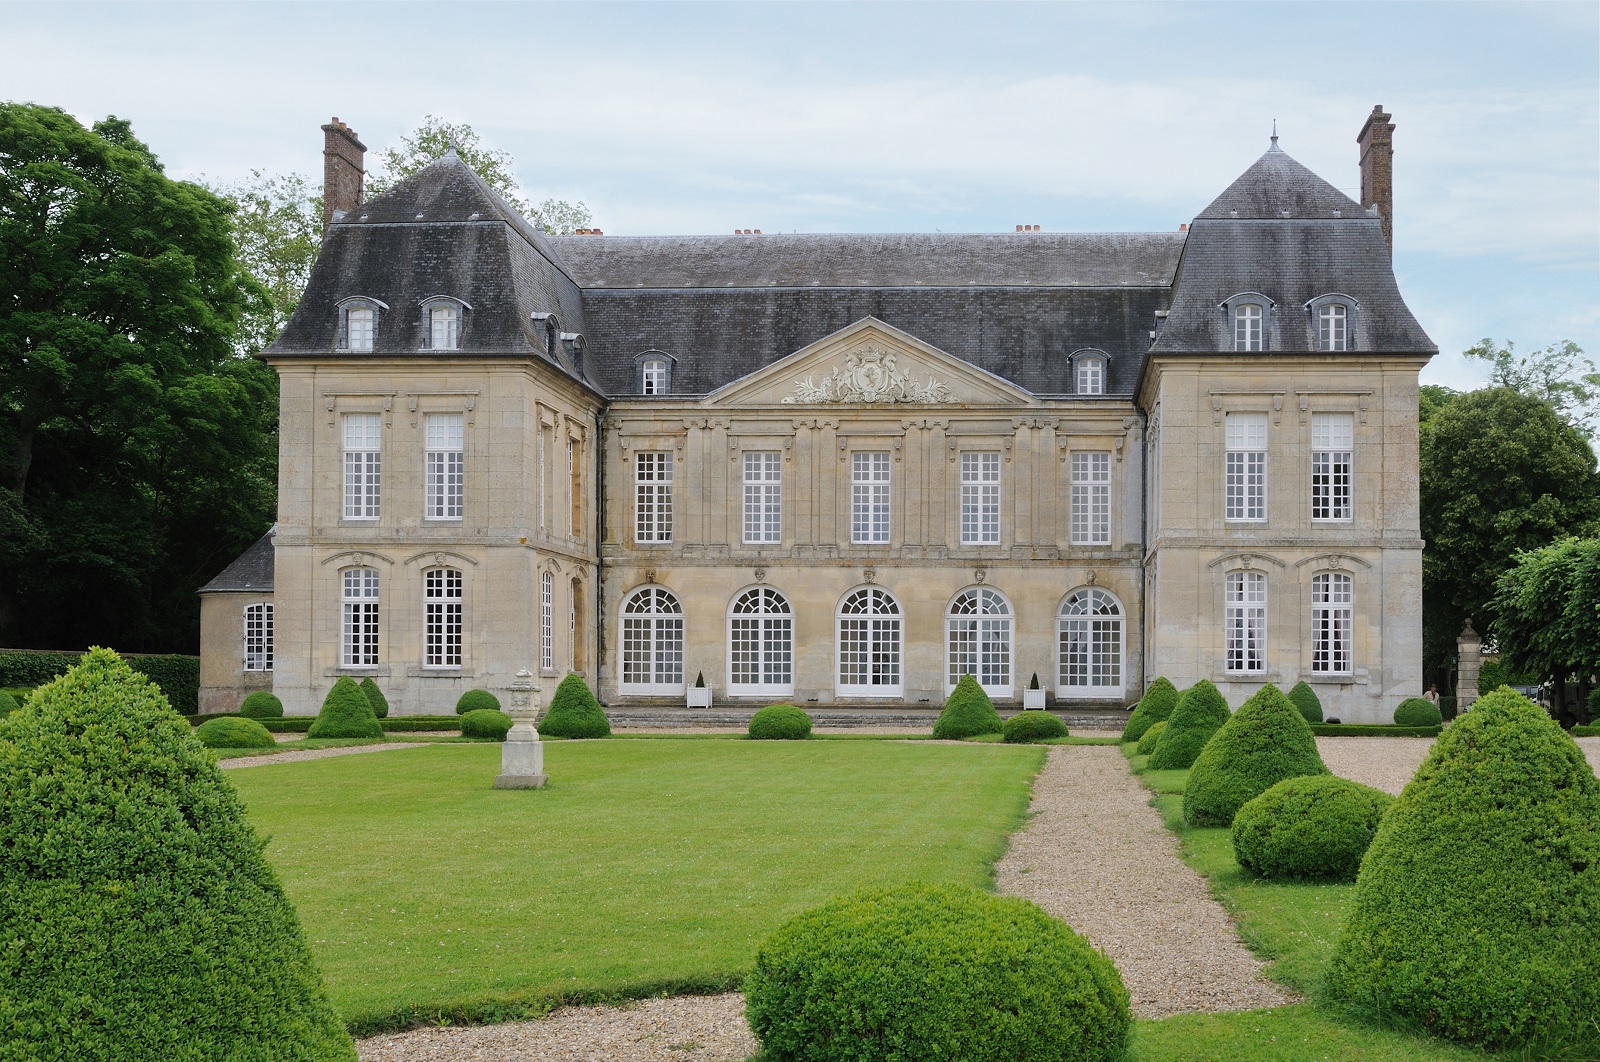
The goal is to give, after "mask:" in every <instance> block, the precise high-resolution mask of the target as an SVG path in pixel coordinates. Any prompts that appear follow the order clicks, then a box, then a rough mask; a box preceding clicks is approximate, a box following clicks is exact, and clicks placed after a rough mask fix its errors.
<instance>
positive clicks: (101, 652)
mask: <svg viewBox="0 0 1600 1062" xmlns="http://www.w3.org/2000/svg"><path fill="white" fill-rule="evenodd" d="M261 848H262V841H261V839H260V838H259V837H257V836H256V834H255V832H254V831H253V830H252V829H251V828H250V824H249V821H248V820H247V819H246V817H245V812H244V806H243V805H242V804H241V803H240V801H239V798H238V796H237V794H235V793H234V790H233V787H232V786H231V785H230V784H229V783H228V782H227V780H226V779H225V778H224V776H223V774H222V772H221V771H219V770H218V769H217V766H216V764H215V763H213V762H212V758H211V754H210V753H208V752H206V751H205V749H204V748H203V747H202V746H201V744H200V742H199V741H198V740H196V739H195V737H194V735H193V734H192V732H191V731H190V728H189V725H188V723H186V722H184V720H183V719H182V718H181V717H180V716H179V715H178V714H177V713H175V712H174V711H173V710H172V709H171V708H170V707H169V706H168V704H167V701H166V698H165V697H164V696H162V694H161V691H160V690H159V689H158V688H157V687H156V686H154V685H153V684H151V683H150V682H149V681H147V680H146V679H145V678H143V677H142V676H140V675H137V674H135V673H134V671H133V670H132V669H131V668H129V667H128V665H127V664H126V663H124V662H123V661H122V660H120V659H119V658H118V657H117V655H116V654H115V653H112V652H111V651H110V650H108V649H92V650H90V651H89V653H88V654H87V655H86V656H85V657H84V658H83V660H82V662H80V663H78V664H77V665H75V666H74V667H72V668H71V669H69V670H68V671H67V673H66V674H64V675H62V676H61V677H60V678H58V679H56V680H55V681H54V682H51V683H50V684H49V685H47V686H45V687H43V688H42V689H40V690H39V691H38V692H37V693H36V694H35V695H34V696H33V697H31V698H29V701H28V704H27V706H26V707H24V708H23V709H21V710H20V711H18V712H16V713H14V714H13V715H11V716H8V717H7V718H6V719H4V720H0V849H3V850H4V851H5V858H4V859H0V940H4V941H5V942H6V945H5V947H4V948H0V982H3V983H4V985H5V986H6V987H5V988H4V990H0V1029H4V1030H5V1032H4V1034H3V1037H0V1041H3V1043H4V1048H0V1054H4V1055H5V1057H7V1058H18V1059H21V1058H39V1059H45V1058H48V1059H73V1060H75V1062H113V1060H121V1059H132V1058H140V1059H144V1058H150V1059H156V1058H159V1059H185V1060H198V1059H204V1058H218V1059H220V1058H236V1059H244V1058H252V1059H302V1058H303V1059H313V1058H315V1059H339V1060H348V1062H355V1058H356V1053H355V1049H354V1048H353V1047H352V1046H351V1044H350V1038H349V1035H348V1034H347V1033H346V1032H345V1028H344V1024H343V1022H341V1021H340V1019H339V1016H338V1015H337V1014H336V1013H335V1012H334V1009H333V1006H332V1004H331V1003H329V1001H328V997H327V993H326V991H325V990H324V988H323V984H322V977H321V975H320V974H319V973H318V972H317V968H316V964H315V962H314V961H313V960H312V957H311V952H310V949H309V948H307V946H306V943H305V939H304V937H303V936H302V935H301V932H300V925H299V921H298V919H297V918H296V916H295V912H294V908H293V907H292V906H291V905H290V903H289V900H288V898H287V897H285V896H284V894H283V889H282V887H281V886H280V885H279V883H278V879H277V875H276V874H274V873H273V870H272V867H271V866H270V865H269V864H268V863H267V860H266V858H265V857H264V856H263V855H262V852H261Z"/></svg>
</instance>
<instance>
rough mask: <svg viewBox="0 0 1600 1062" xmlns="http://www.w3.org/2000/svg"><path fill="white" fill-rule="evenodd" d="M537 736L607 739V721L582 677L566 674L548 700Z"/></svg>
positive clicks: (609, 725) (608, 734) (608, 728)
mask: <svg viewBox="0 0 1600 1062" xmlns="http://www.w3.org/2000/svg"><path fill="white" fill-rule="evenodd" d="M539 733H541V734H549V735H550V736H552V737H566V738H603V737H610V736H611V720H609V719H607V718H606V713H605V711H604V710H603V709H602V708H601V707H600V702H599V701H597V700H595V699H594V694H593V693H592V692H590V690H589V685H588V683H586V682H584V681H583V677H582V676H581V675H575V674H574V675H568V676H567V677H566V678H564V679H562V680H561V685H559V686H557V687H556V695H555V696H554V697H552V698H550V710H549V711H548V712H546V713H545V716H544V720H543V721H542V722H540V724H539Z"/></svg>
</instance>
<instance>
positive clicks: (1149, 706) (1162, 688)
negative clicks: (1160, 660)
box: [1122, 677, 1178, 741]
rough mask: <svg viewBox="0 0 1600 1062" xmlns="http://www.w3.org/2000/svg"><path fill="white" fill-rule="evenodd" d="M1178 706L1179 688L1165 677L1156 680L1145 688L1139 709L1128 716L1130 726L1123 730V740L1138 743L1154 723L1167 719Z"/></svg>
mask: <svg viewBox="0 0 1600 1062" xmlns="http://www.w3.org/2000/svg"><path fill="white" fill-rule="evenodd" d="M1177 706H1178V688H1177V687H1176V686H1174V685H1173V684H1172V683H1171V682H1170V681H1169V680H1167V679H1166V678H1165V677H1163V678H1158V679H1156V680H1155V681H1154V682H1152V683H1150V685H1149V686H1147V687H1146V688H1145V691H1144V696H1143V697H1140V698H1139V705H1138V707H1136V708H1135V709H1134V710H1133V714H1132V715H1130V716H1128V725H1127V726H1126V727H1124V728H1123V730H1122V740H1123V741H1138V740H1139V739H1140V738H1142V737H1144V735H1145V731H1147V730H1149V729H1150V726H1151V724H1152V723H1159V722H1161V720H1163V719H1165V718H1167V717H1168V716H1169V715H1171V714H1172V710H1173V709H1174V708H1176V707H1177Z"/></svg>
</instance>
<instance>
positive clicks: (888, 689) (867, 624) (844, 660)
mask: <svg viewBox="0 0 1600 1062" xmlns="http://www.w3.org/2000/svg"><path fill="white" fill-rule="evenodd" d="M837 619H838V636H839V637H838V643H837V644H838V654H839V684H838V687H837V690H836V693H837V695H838V696H840V697H899V696H901V695H902V694H903V693H904V691H905V686H904V683H903V680H902V678H901V674H900V660H901V648H900V639H901V624H900V603H899V602H898V601H896V600H895V599H894V595H893V594H890V593H889V591H887V590H884V589H882V588H881V587H876V586H867V587H863V588H862V589H860V590H855V591H852V592H851V593H848V594H846V595H845V596H844V599H843V600H841V601H840V602H839V612H838V616H837Z"/></svg>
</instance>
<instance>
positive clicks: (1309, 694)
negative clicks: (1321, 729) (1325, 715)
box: [1289, 679, 1322, 723]
mask: <svg viewBox="0 0 1600 1062" xmlns="http://www.w3.org/2000/svg"><path fill="white" fill-rule="evenodd" d="M1289 700H1290V701H1291V702H1293V704H1294V706H1295V707H1296V708H1298V709H1300V714H1301V715H1303V716H1305V717H1306V722H1308V723H1320V722H1322V701H1321V700H1320V699H1319V698H1318V697H1317V691H1316V690H1314V689H1312V688H1311V687H1310V686H1308V685H1306V681H1305V679H1301V680H1300V681H1299V682H1296V683H1295V684H1294V689H1292V690H1290V691H1289Z"/></svg>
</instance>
